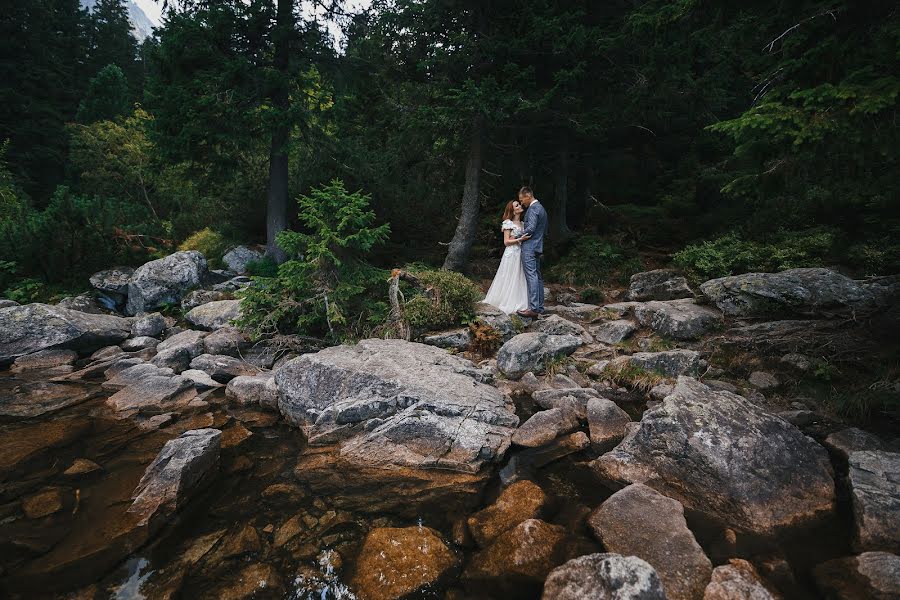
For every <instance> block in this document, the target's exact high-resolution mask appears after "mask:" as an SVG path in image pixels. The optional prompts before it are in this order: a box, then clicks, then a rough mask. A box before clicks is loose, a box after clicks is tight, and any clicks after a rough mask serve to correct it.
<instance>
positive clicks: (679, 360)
mask: <svg viewBox="0 0 900 600" xmlns="http://www.w3.org/2000/svg"><path fill="white" fill-rule="evenodd" d="M700 361H701V358H700V353H699V352H697V351H695V350H666V351H663V352H635V353H634V354H631V355H628V356H619V357H616V358H614V359H613V360H611V361H609V363H608V364H607V365H606V367H605V368H604V370H606V371H610V370H618V369H626V368H636V369H640V370H643V371H648V372H650V373H656V374H658V375H662V376H664V377H678V376H679V375H690V376H693V375H697V374H699V372H700V364H701V362H700Z"/></svg>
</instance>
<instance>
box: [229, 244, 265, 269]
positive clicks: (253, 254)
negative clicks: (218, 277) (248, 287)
mask: <svg viewBox="0 0 900 600" xmlns="http://www.w3.org/2000/svg"><path fill="white" fill-rule="evenodd" d="M263 257H264V255H263V253H262V252H260V251H259V250H256V249H255V248H249V247H247V246H235V247H234V248H232V249H231V250H229V251H228V252H226V253H225V254H224V255H223V256H222V264H224V265H225V266H226V267H228V270H229V271H231V272H232V273H237V274H239V275H244V274H246V273H247V265H249V264H250V263H252V262H259V261H261V260H262V259H263Z"/></svg>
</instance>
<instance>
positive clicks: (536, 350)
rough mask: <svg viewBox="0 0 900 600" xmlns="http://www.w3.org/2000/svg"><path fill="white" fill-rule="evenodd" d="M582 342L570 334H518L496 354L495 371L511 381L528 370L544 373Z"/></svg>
mask: <svg viewBox="0 0 900 600" xmlns="http://www.w3.org/2000/svg"><path fill="white" fill-rule="evenodd" d="M583 343H584V341H583V340H582V339H581V338H580V337H576V336H572V335H548V334H546V333H540V332H537V333H521V334H519V335H517V336H515V337H514V338H512V339H511V340H509V341H508V342H506V343H505V344H503V346H502V347H501V348H500V350H499V352H497V368H498V369H499V370H500V372H501V373H503V375H505V376H506V377H508V378H510V379H518V378H519V377H521V376H522V375H524V374H525V373H528V372H529V371H532V372H535V373H538V372H543V371H544V370H545V369H546V368H547V366H548V365H549V364H550V362H551V361H553V360H555V359H558V358H560V357H564V356H568V355H570V354H572V353H573V352H574V351H575V350H577V349H578V347H579V346H581V345H582V344H583Z"/></svg>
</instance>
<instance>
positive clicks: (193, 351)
mask: <svg viewBox="0 0 900 600" xmlns="http://www.w3.org/2000/svg"><path fill="white" fill-rule="evenodd" d="M206 336H207V333H206V332H205V331H195V330H193V329H186V330H184V331H181V332H179V333H176V334H175V335H173V336H171V337H167V338H166V339H164V340H163V341H161V342H160V343H159V345H158V346H157V347H156V351H157V352H164V351H166V350H172V349H174V348H184V349H185V350H187V353H188V355H190V357H191V360H193V359H194V358H196V357H198V356H200V355H201V354H203V350H204V346H203V338H205V337H206Z"/></svg>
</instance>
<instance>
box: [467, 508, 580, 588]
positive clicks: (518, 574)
mask: <svg viewBox="0 0 900 600" xmlns="http://www.w3.org/2000/svg"><path fill="white" fill-rule="evenodd" d="M567 542H569V539H568V538H567V536H566V532H565V530H564V529H563V528H562V527H560V526H558V525H551V524H549V523H545V522H544V521H541V520H539V519H528V520H527V521H523V522H521V523H519V524H518V525H516V526H515V527H513V528H512V529H510V530H508V531H505V532H504V533H502V534H500V535H499V536H498V537H497V539H496V540H494V542H493V543H492V544H491V545H490V546H488V547H487V548H485V549H484V550H481V551H480V552H478V553H476V554H475V555H474V556H472V558H471V560H470V562H469V565H468V567H466V570H465V573H464V575H463V577H465V578H467V579H475V580H477V579H499V578H509V577H512V578H517V579H523V580H526V581H531V582H541V581H543V580H544V579H545V578H546V577H547V574H548V573H550V571H551V570H552V569H553V568H554V567H556V566H557V565H559V564H561V563H563V562H565V561H566V560H567V559H568V558H571V556H568V554H569V553H570V552H571V551H573V550H574V548H572V547H570V545H569V544H568V543H567Z"/></svg>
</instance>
